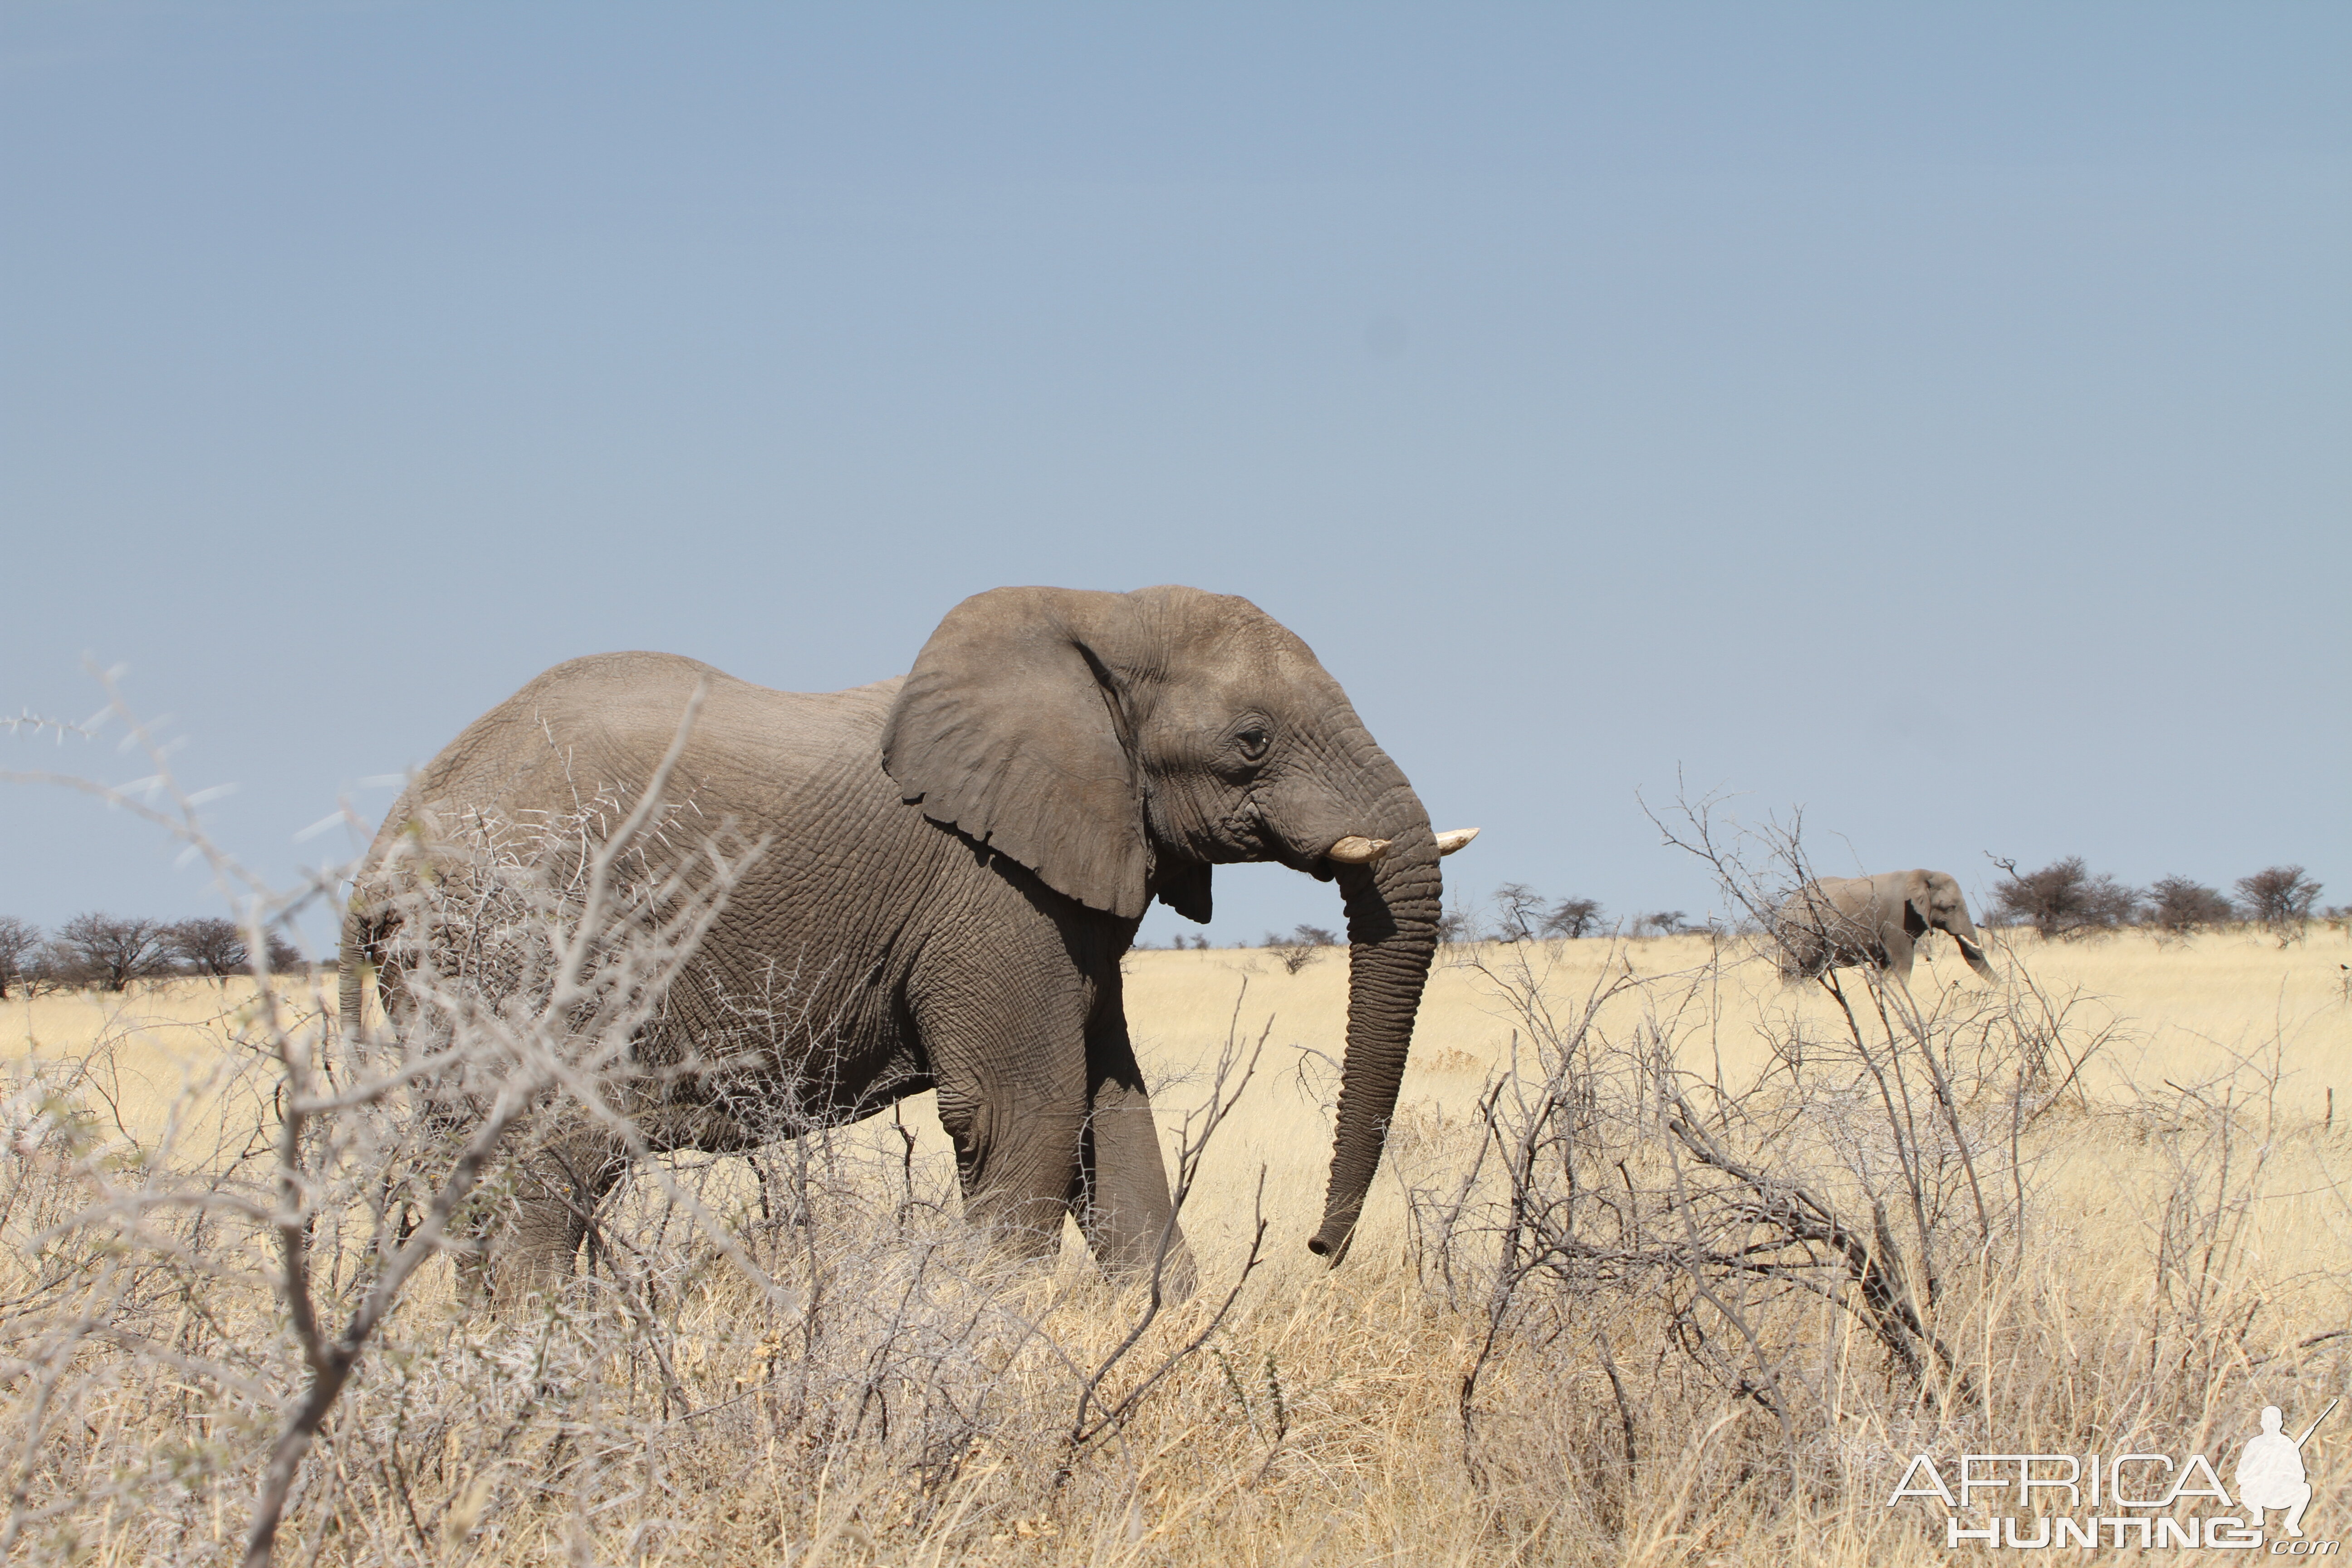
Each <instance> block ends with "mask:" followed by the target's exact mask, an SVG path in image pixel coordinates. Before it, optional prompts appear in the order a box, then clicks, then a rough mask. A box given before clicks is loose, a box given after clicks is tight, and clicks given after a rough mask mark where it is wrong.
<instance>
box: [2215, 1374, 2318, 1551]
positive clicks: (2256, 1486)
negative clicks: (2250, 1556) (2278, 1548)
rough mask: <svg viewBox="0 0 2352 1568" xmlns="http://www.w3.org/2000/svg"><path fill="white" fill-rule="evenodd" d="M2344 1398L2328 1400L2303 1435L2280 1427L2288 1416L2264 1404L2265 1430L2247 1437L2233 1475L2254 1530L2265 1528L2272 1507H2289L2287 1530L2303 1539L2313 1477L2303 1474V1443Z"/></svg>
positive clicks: (2285, 1508)
mask: <svg viewBox="0 0 2352 1568" xmlns="http://www.w3.org/2000/svg"><path fill="white" fill-rule="evenodd" d="M2340 1401H2341V1396H2340V1395H2339V1396H2338V1398H2336V1399H2331V1400H2329V1401H2328V1402H2327V1409H2326V1410H2323V1411H2321V1412H2320V1413H2319V1417H2318V1420H2315V1421H2314V1422H2312V1424H2311V1425H2310V1426H2306V1427H2305V1428H2304V1429H2303V1436H2300V1437H2290V1436H2287V1435H2286V1434H2285V1433H2284V1432H2283V1431H2281V1430H2280V1429H2279V1428H2280V1426H2281V1425H2282V1424H2283V1423H2284V1420H2285V1416H2284V1415H2282V1414H2281V1413H2280V1410H2279V1407H2278V1406H2277V1405H2263V1430H2262V1435H2261V1436H2258V1437H2250V1438H2248V1439H2247V1440H2246V1447H2245V1448H2244V1450H2243V1451H2242V1452H2241V1453H2240V1454H2239V1455H2238V1473H2237V1475H2236V1476H2235V1477H2234V1478H2232V1479H2235V1480H2236V1481H2237V1483H2238V1501H2239V1503H2240V1505H2241V1506H2242V1507H2243V1508H2244V1509H2245V1510H2246V1522H2247V1523H2248V1524H2249V1525H2252V1527H2253V1528H2254V1529H2256V1530H2260V1529H2261V1528H2262V1527H2263V1513H2264V1511H2266V1510H2270V1509H2274V1508H2277V1509H2284V1510H2286V1532H2287V1533H2288V1534H2289V1535H2291V1536H2294V1537H2295V1538H2296V1539H2298V1540H2300V1539H2301V1538H2302V1536H2303V1510H2305V1508H2308V1507H2309V1506H2310V1505H2311V1479H2310V1478H2309V1477H2307V1476H2305V1474H2304V1473H2303V1446H2304V1445H2305V1443H2308V1442H2310V1441H2311V1435H2312V1434H2313V1433H2314V1432H2316V1431H2318V1430H2319V1423H2320V1422H2321V1421H2325V1420H2326V1419H2327V1417H2328V1414H2329V1412H2331V1411H2333V1410H2334V1409H2335V1408H2336V1405H2337V1404H2338V1403H2340Z"/></svg>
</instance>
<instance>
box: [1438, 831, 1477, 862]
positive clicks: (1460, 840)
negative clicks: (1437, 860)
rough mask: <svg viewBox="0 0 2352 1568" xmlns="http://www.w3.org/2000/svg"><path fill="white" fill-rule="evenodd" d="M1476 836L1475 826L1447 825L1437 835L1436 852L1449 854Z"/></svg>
mask: <svg viewBox="0 0 2352 1568" xmlns="http://www.w3.org/2000/svg"><path fill="white" fill-rule="evenodd" d="M1475 837H1478V830H1477V829H1476V828H1475V827H1449V828H1447V829H1446V830H1445V831H1444V832H1443V833H1441V834H1439V835H1438V836H1437V852H1438V853H1439V854H1440V855H1451V854H1453V853H1454V851H1455V850H1456V849H1459V848H1461V847H1463V846H1464V845H1465V844H1467V843H1469V842H1470V840H1472V839H1473V838H1475Z"/></svg>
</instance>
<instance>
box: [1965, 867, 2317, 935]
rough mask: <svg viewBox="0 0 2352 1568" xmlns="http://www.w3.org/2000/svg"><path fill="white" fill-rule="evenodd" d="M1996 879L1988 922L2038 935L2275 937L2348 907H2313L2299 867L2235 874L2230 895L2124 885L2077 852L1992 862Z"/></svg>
mask: <svg viewBox="0 0 2352 1568" xmlns="http://www.w3.org/2000/svg"><path fill="white" fill-rule="evenodd" d="M1995 863H1996V864H1997V865H1999V866H2000V868H2001V870H2002V872H2003V876H2002V878H2001V879H2000V881H1998V882H1996V883H1994V884H1993V889H1992V891H1993V906H1992V908H1991V909H1990V910H1987V911H1986V912H1985V923H1986V924H1988V925H2023V926H2032V928H2033V929H2034V930H2036V931H2040V932H2041V933H2042V935H2043V936H2045V937H2068V936H2084V935H2087V934H2089V933H2090V932H2093V931H2116V930H2120V929H2121V928H2123V927H2125V926H2145V927H2149V928H2152V929H2154V930H2157V931H2169V932H2171V933H2173V934H2174V935H2176V936H2186V935H2188V934H2189V932H2191V931H2210V930H2212V929H2213V928H2215V927H2217V926H2227V925H2242V924H2243V925H2259V926H2263V927H2265V928H2267V929H2269V930H2271V931H2276V932H2278V933H2280V934H2281V935H2285V934H2287V933H2289V932H2292V931H2300V930H2302V928H2303V926H2304V925H2305V922H2307V921H2309V920H2310V919H2311V918H2312V916H2313V915H2314V914H2315V913H2316V914H2317V915H2318V916H2319V917H2320V918H2321V919H2323V920H2328V921H2341V920H2343V919H2345V918H2346V916H2347V914H2348V913H2352V910H2346V909H2343V908H2336V909H2329V910H2320V909H2317V908H2316V907H2315V906H2316V905H2317V904H2318V902H2319V889H2320V884H2319V883H2318V882H2316V881H2315V880H2314V879H2311V878H2310V877H2307V876H2305V874H2304V869H2303V868H2302V867H2300V866H2269V867H2265V868H2263V869H2262V870H2259V871H2257V872H2255V873H2254V874H2253V875H2252V876H2251V877H2241V878H2239V879H2238V880H2237V883H2236V887H2237V890H2238V896H2237V897H2236V898H2234V899H2232V898H2231V897H2230V896H2229V895H2227V894H2225V893H2223V892H2222V891H2221V889H2219V888H2209V887H2207V886H2205V885H2204V884H2203V883H2201V882H2199V881H2197V880H2196V879H2193V878H2189V877H2162V878H2158V879H2157V880H2156V881H2155V882H2153V883H2151V884H2149V885H2148V886H2147V887H2145V888H2133V887H2127V886H2126V885H2125V884H2124V883H2121V882H2118V881H2117V880H2116V879H2115V878H2113V877H2111V876H2108V875H2107V874H2106V873H2105V872H2094V871H2092V870H2091V869H2090V868H2088V867H2086V866H2085V865H2084V864H2083V858H2082V857H2081V856H2079V855H2069V856H2067V857H2066V858H2064V859H2063V860H2053V861H2052V862H2051V863H2050V864H2049V865H2047V866H2044V867H2043V868H2042V869H2040V870H2039V871H2020V870H2019V869H2018V868H2017V862H2015V861H2014V860H2002V861H1997V862H1995Z"/></svg>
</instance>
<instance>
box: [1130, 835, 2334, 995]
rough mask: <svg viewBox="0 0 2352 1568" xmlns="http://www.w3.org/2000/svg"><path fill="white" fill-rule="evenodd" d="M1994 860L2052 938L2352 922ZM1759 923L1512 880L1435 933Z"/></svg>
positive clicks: (1488, 937) (2308, 884)
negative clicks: (1572, 894) (1559, 893)
mask: <svg viewBox="0 0 2352 1568" xmlns="http://www.w3.org/2000/svg"><path fill="white" fill-rule="evenodd" d="M1995 864H1997V865H1999V866H2000V868H2001V872H2002V875H2001V879H2000V881H1998V882H1996V883H1994V884H1993V889H1992V904H1991V906H1990V908H1989V909H1985V910H1979V911H1977V912H1978V914H1979V917H1980V921H1979V923H1981V924H1984V925H1990V926H2031V927H2032V928H2033V929H2034V930H2035V931H2039V932H2041V933H2042V935H2043V936H2045V937H2049V938H2053V939H2057V938H2065V937H2078V936H2088V935H2091V934H2094V933H2095V932H2098V931H2119V930H2122V929H2124V928H2126V927H2133V926H2136V927H2140V928H2143V929H2146V930H2150V931H2161V932H2165V933H2168V934H2170V935H2174V936H2186V935H2189V933H2191V932H2194V931H2212V930H2216V929H2218V928H2221V927H2223V926H2232V925H2256V926H2261V927H2263V928H2264V929H2266V930H2268V931H2273V932H2275V933H2277V934H2278V935H2281V936H2287V935H2291V934H2294V933H2296V932H2299V931H2301V930H2302V929H2303V927H2304V925H2305V923H2306V922H2308V921H2311V920H2312V919H2313V918H2314V917H2315V916H2316V917H2317V918H2319V919H2322V920H2326V921H2335V922H2339V923H2340V922H2343V921H2347V920H2352V907H2337V908H2334V909H2326V910H2323V909H2320V908H2318V907H2317V906H2318V903H2319V893H2320V884H2319V883H2318V882H2317V881H2315V880H2314V879H2312V878H2310V877H2308V876H2306V875H2305V873H2304V869H2303V868H2302V867H2300V866H2271V867H2266V868H2263V869H2262V870H2260V871H2257V872H2255V873H2254V874H2253V875H2252V876H2250V877H2241V878H2239V879H2238V880H2237V882H2236V884H2235V886H2236V889H2237V896H2236V897H2235V898H2232V897H2231V896H2230V895H2229V894H2227V893H2224V892H2222V891H2221V889H2219V888H2209V887H2207V886H2205V885H2204V884H2203V883H2201V882H2199V881H2197V880H2195V879H2192V878H2189V877H2163V878H2159V879H2158V880H2157V881H2155V882H2154V883H2152V884H2150V885H2149V886H2147V887H2145V888H2133V887H2127V886H2126V885H2125V884H2123V883H2121V882H2119V881H2117V880H2116V879H2115V878H2113V877H2111V876H2108V875H2106V874H2105V873H2104V872H2094V871H2092V870H2091V869H2090V868H2088V867H2086V866H2085V865H2084V863H2083V858H2082V857H2081V856H2079V855H2070V856H2068V857H2066V858H2064V859H2063V860H2055V861H2053V862H2052V863H2051V864H2049V865H2047V866H2044V867H2043V868H2042V869H2040V870H2039V871H2020V870H2019V869H2018V868H2017V865H2016V862H2014V861H2011V860H2001V861H1996V862H1995ZM1755 923H1756V922H1755V921H1748V920H1742V921H1735V922H1733V923H1732V924H1730V925H1728V926H1727V925H1724V924H1722V923H1721V922H1719V921H1692V920H1691V919H1690V917H1689V916H1688V915H1686V914H1685V913H1684V912H1683V911H1682V910H1646V911H1643V912H1642V913H1639V914H1635V915H1632V916H1627V917H1622V918H1620V919H1618V920H1614V921H1612V920H1611V919H1610V918H1609V912H1608V911H1607V910H1604V909H1603V908H1601V900H1598V899H1580V898H1578V899H1559V900H1553V899H1550V898H1548V897H1547V896H1545V895H1544V894H1541V893H1538V892H1537V891H1536V890H1535V889H1533V888H1531V887H1529V886H1528V885H1527V884H1526V883H1525V882H1506V883H1504V884H1503V885H1502V886H1501V887H1500V888H1497V889H1496V890H1495V892H1494V893H1493V894H1492V895H1491V896H1490V897H1489V898H1488V899H1486V901H1485V902H1484V903H1483V904H1482V905H1478V906H1475V907H1473V906H1470V905H1465V904H1461V903H1457V904H1455V905H1454V907H1453V908H1452V909H1449V910H1446V911H1445V913H1444V916H1443V917H1442V918H1441V919H1440V920H1439V921H1438V929H1437V934H1438V939H1439V940H1440V941H1442V942H1535V941H1538V940H1540V939H1543V938H1547V937H1571V938H1572V937H1585V936H1601V935H1606V934H1610V933H1612V932H1618V931H1622V933H1623V934H1625V935H1628V936H1676V935H1685V934H1689V933H1692V932H1704V931H1725V932H1729V931H1746V930H1752V929H1754V927H1755ZM1336 942H1339V937H1338V935H1337V934H1336V933H1334V932H1332V931H1326V930H1324V929H1322V928H1321V927H1319V926H1307V925H1302V926H1300V927H1298V928H1297V930H1296V931H1293V932H1292V933H1291V934H1290V935H1288V936H1278V935H1276V934H1275V933H1273V932H1271V931H1269V932H1267V933H1266V937H1265V942H1264V943H1263V944H1262V945H1263V946H1265V947H1269V948H1274V949H1276V950H1278V951H1280V952H1282V953H1283V954H1284V955H1285V960H1284V961H1285V962H1286V963H1288V964H1289V965H1290V967H1291V968H1292V969H1293V970H1294V971H1295V970H1296V969H1297V968H1298V967H1299V965H1300V964H1302V963H1306V962H1307V959H1306V958H1305V957H1303V956H1300V955H1302V954H1306V953H1309V952H1312V951H1313V950H1314V949H1316V948H1318V947H1328V946H1331V945H1333V944H1335V943H1336ZM1138 945H1144V944H1140V943H1139V944H1138ZM1170 945H1171V946H1172V947H1174V948H1176V949H1178V950H1179V951H1183V950H1188V949H1205V948H1206V947H1207V946H1208V945H1209V939H1208V938H1206V937H1204V936H1184V935H1179V936H1177V937H1175V938H1174V939H1173V940H1172V941H1171V943H1170Z"/></svg>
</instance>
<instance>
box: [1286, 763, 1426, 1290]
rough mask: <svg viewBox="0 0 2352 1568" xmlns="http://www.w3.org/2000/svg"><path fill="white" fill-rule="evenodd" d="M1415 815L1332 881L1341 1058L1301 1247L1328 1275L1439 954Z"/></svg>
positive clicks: (1359, 1204)
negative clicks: (1312, 1219)
mask: <svg viewBox="0 0 2352 1568" xmlns="http://www.w3.org/2000/svg"><path fill="white" fill-rule="evenodd" d="M1408 793H1409V792H1408ZM1413 809H1414V812H1415V813H1416V815H1415V816H1414V818H1413V819H1412V821H1410V822H1409V823H1407V824H1404V825H1402V826H1395V825H1389V826H1394V831H1392V832H1389V833H1388V834H1387V835H1386V836H1387V837H1390V838H1391V846H1390V847H1389V849H1388V851H1387V852H1386V853H1385V854H1384V855H1382V856H1381V858H1380V859H1378V860H1377V861H1375V862H1373V863H1371V864H1370V865H1342V866H1340V867H1339V871H1338V875H1339V889H1340V892H1341V894H1342V895H1343V896H1344V898H1345V899H1346V900H1347V910H1348V943H1349V953H1348V1048H1347V1057H1346V1060H1345V1062H1344V1063H1343V1064H1342V1067H1341V1069H1340V1080H1339V1118H1338V1120H1339V1129H1338V1133H1337V1136H1336V1138H1335V1140H1334V1143H1333V1148H1332V1153H1331V1185H1330V1188H1329V1190H1328V1194H1326V1196H1325V1199H1324V1205H1323V1225H1322V1228H1320V1229H1319V1230H1318V1231H1317V1232H1316V1233H1315V1236H1314V1237H1313V1239H1311V1240H1310V1241H1308V1242H1307V1249H1308V1250H1309V1251H1311V1252H1313V1253H1315V1254H1316V1256H1318V1257H1319V1258H1329V1259H1330V1260H1331V1262H1332V1263H1333V1265H1335V1266H1336V1265H1337V1264H1338V1263H1339V1260H1340V1259H1341V1258H1345V1257H1346V1256H1347V1255H1348V1242H1349V1238H1350V1237H1352V1236H1353V1235H1354V1234H1355V1228H1356V1220H1357V1217H1358V1216H1359V1215H1361V1214H1362V1213H1363V1209H1364V1195H1365V1194H1366V1193H1368V1192H1369V1191H1370V1189H1371V1184H1372V1174H1373V1173H1374V1172H1375V1171H1377V1170H1378V1169H1379V1167H1380V1163H1381V1147H1382V1145H1383V1144H1384V1143H1385V1142H1386V1141H1387V1138H1388V1129H1389V1118H1390V1117H1391V1114H1393V1113H1394V1111H1395V1110H1396V1100H1397V1089H1398V1086H1399V1085H1400V1084H1401V1083H1402V1081H1403V1079H1404V1062H1405V1053H1406V1050H1407V1049H1408V1048H1409V1047H1411V1045H1412V1022H1413V1015H1414V1014H1415V1013H1416V1012H1417V1011H1419V1009H1420V1006H1421V993H1422V988H1423V985H1424V984H1427V982H1428V980H1429V963H1430V960H1431V958H1432V957H1433V955H1434V954H1435V952H1436V951H1437V913H1438V900H1439V895H1440V885H1439V882H1440V879H1439V876H1438V869H1437V858H1438V847H1437V840H1436V837H1435V836H1434V835H1433V833H1432V832H1431V831H1430V827H1429V822H1428V819H1427V817H1426V816H1421V815H1419V805H1418V803H1417V802H1416V803H1414V805H1413Z"/></svg>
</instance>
